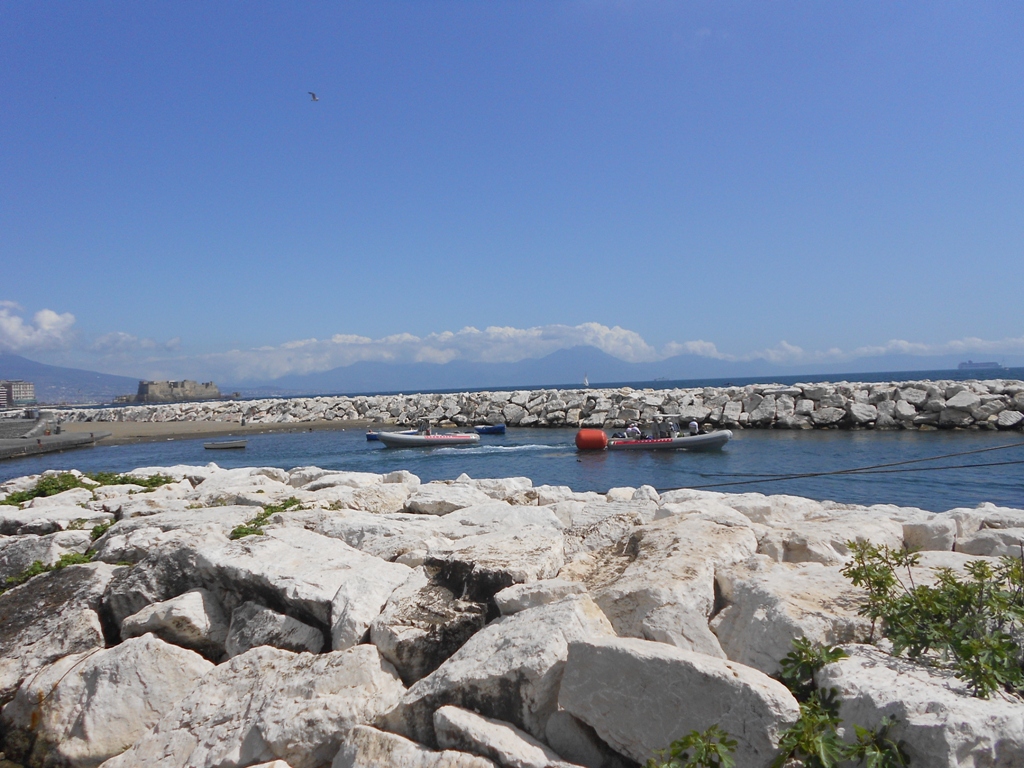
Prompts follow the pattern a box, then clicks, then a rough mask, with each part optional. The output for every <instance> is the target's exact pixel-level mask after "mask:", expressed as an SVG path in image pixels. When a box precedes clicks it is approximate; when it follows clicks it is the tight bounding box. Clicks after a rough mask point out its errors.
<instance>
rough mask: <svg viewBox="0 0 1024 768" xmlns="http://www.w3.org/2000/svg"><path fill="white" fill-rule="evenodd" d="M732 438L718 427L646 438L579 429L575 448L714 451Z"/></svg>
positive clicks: (587, 449) (729, 433)
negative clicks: (700, 431) (699, 432)
mask: <svg viewBox="0 0 1024 768" xmlns="http://www.w3.org/2000/svg"><path fill="white" fill-rule="evenodd" d="M731 439H732V432H731V431H729V430H728V429H720V430H718V431H716V432H708V433H707V434H704V435H686V436H680V437H658V438H648V439H639V440H636V439H633V438H620V437H612V438H609V437H608V435H607V434H605V432H604V430H601V429H581V430H580V431H579V432H577V433H576V448H577V449H579V450H581V451H604V450H608V451H714V450H719V449H721V448H722V446H724V445H725V444H726V443H728V442H729V440H731Z"/></svg>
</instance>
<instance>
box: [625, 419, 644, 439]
mask: <svg viewBox="0 0 1024 768" xmlns="http://www.w3.org/2000/svg"><path fill="white" fill-rule="evenodd" d="M642 434H643V433H642V432H641V431H640V425H639V424H637V423H636V422H635V421H631V422H630V423H629V426H628V427H626V437H627V438H629V439H630V440H639V439H640V436H641V435H642Z"/></svg>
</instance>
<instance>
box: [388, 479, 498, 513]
mask: <svg viewBox="0 0 1024 768" xmlns="http://www.w3.org/2000/svg"><path fill="white" fill-rule="evenodd" d="M489 501H491V497H490V496H488V495H487V494H486V493H484V492H483V491H478V490H477V489H476V488H471V487H470V486H468V485H449V484H448V483H427V484H426V485H421V486H420V487H419V488H418V489H417V490H416V492H415V493H414V494H413V495H412V496H410V497H409V500H408V501H407V502H406V503H405V509H406V511H408V512H413V513H415V514H419V515H447V514H448V513H449V512H454V511H455V510H457V509H464V508H466V507H471V506H473V505H475V504H486V503H487V502H489Z"/></svg>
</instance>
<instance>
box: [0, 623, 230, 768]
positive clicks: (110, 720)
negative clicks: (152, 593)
mask: <svg viewBox="0 0 1024 768" xmlns="http://www.w3.org/2000/svg"><path fill="white" fill-rule="evenodd" d="M211 669H213V664H211V663H210V662H208V661H206V660H205V659H203V658H202V657H201V656H200V655H199V654H197V653H194V652H192V651H186V650H184V649H183V648H178V647H176V646H173V645H169V644H168V643H165V642H163V641H162V640H160V639H158V638H156V637H154V636H153V635H144V636H142V637H137V638H132V639H131V640H127V641H125V642H123V643H121V644H120V645H118V646H116V647H114V648H109V649H106V650H99V651H93V652H86V653H83V654H73V655H71V656H65V657H64V658H63V659H61V660H60V661H58V662H56V663H54V664H51V665H50V666H49V667H47V668H46V669H44V670H42V671H41V672H39V673H37V674H36V675H34V676H33V677H31V678H29V679H28V680H26V681H25V682H24V683H23V684H22V686H21V688H20V689H19V690H18V693H17V695H16V696H15V697H14V700H13V701H12V702H11V703H10V704H8V705H7V706H6V707H4V710H3V718H2V719H3V724H4V728H5V730H6V731H7V734H8V736H7V743H8V756H9V757H12V758H13V757H20V759H21V760H22V761H23V762H25V763H26V764H29V763H31V764H33V765H71V766H78V767H81V768H85V767H86V766H95V765H99V764H100V763H101V762H103V761H104V760H106V759H107V758H109V757H113V756H114V755H118V754H120V753H121V752H123V751H124V750H126V749H128V747H130V746H132V744H134V743H135V742H136V741H137V740H138V739H139V738H141V737H142V736H143V735H144V734H145V733H146V731H147V730H149V729H150V728H151V727H152V726H154V725H156V723H157V721H158V720H159V719H160V718H161V717H162V716H163V715H164V714H166V713H167V712H168V711H169V710H170V709H171V707H172V706H174V704H175V703H177V701H178V700H179V699H181V698H183V697H184V696H185V694H187V693H188V692H189V691H190V690H192V688H193V687H194V686H195V684H196V682H197V681H198V680H199V678H201V677H202V676H203V675H205V674H206V673H207V672H209V671H210V670H211ZM12 731H17V732H18V733H19V735H20V741H21V743H22V744H24V745H25V747H26V751H25V753H24V754H22V755H14V754H10V744H11V733H12ZM29 744H32V746H31V747H29Z"/></svg>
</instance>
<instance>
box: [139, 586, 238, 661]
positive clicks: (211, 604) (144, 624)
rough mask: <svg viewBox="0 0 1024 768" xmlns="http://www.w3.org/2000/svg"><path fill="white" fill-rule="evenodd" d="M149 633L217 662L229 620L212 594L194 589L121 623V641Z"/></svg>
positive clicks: (143, 610)
mask: <svg viewBox="0 0 1024 768" xmlns="http://www.w3.org/2000/svg"><path fill="white" fill-rule="evenodd" d="M148 632H152V633H153V634H154V635H156V636H157V637H159V638H161V639H162V640H166V641H167V642H168V643H174V644H175V645H180V646H181V647H182V648H190V649H192V650H194V651H198V652H199V653H201V654H203V655H204V656H206V657H207V658H208V659H212V660H213V661H219V660H220V658H221V656H223V655H224V641H225V640H226V639H227V634H228V618H227V616H225V615H224V609H223V608H222V607H221V604H220V601H219V600H218V599H217V598H216V596H215V595H214V594H213V593H212V592H210V591H208V590H205V589H193V590H189V591H188V592H186V593H185V594H183V595H179V596H178V597H173V598H171V599H170V600H164V601H163V602H159V603H152V604H150V605H147V606H146V607H145V608H143V609H142V610H141V611H139V612H138V613H134V614H132V615H131V616H128V617H127V618H126V619H125V620H124V621H123V622H121V637H122V638H124V639H127V638H129V637H139V636H140V635H145V634H146V633H148Z"/></svg>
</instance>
